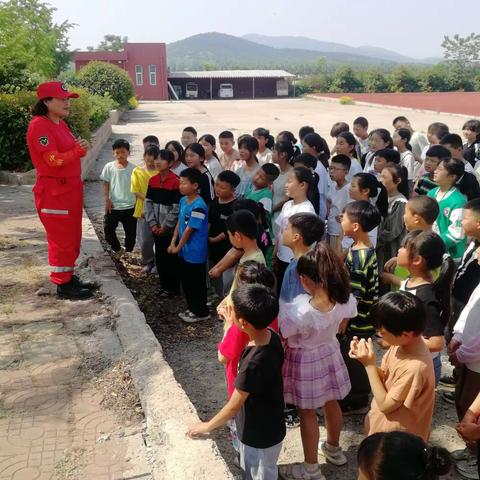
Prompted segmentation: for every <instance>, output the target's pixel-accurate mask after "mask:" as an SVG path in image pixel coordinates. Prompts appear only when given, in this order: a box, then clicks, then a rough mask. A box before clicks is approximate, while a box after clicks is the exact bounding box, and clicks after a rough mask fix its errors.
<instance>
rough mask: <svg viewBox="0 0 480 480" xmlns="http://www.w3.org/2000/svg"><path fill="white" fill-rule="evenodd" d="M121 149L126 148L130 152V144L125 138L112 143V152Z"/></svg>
mask: <svg viewBox="0 0 480 480" xmlns="http://www.w3.org/2000/svg"><path fill="white" fill-rule="evenodd" d="M119 148H125V149H126V150H128V151H130V144H129V143H128V142H127V141H126V140H125V139H124V138H118V139H117V140H115V141H114V142H113V143H112V150H117V149H119Z"/></svg>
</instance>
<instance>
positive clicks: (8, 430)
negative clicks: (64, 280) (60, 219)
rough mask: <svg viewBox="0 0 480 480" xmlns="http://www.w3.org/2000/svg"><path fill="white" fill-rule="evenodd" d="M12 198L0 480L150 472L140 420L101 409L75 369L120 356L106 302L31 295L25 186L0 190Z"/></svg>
mask: <svg viewBox="0 0 480 480" xmlns="http://www.w3.org/2000/svg"><path fill="white" fill-rule="evenodd" d="M12 195H15V204H14V207H16V209H17V211H12V207H10V208H9V211H8V216H7V212H6V209H4V208H1V209H0V272H1V274H0V480H7V479H8V480H50V479H77V478H82V479H92V480H113V479H129V478H151V477H150V468H149V466H148V464H147V463H146V461H145V446H144V443H143V437H142V433H141V425H139V424H138V422H137V424H135V423H133V424H130V425H128V424H127V425H126V424H125V423H124V422H122V421H121V420H120V419H119V418H117V416H116V415H115V414H114V412H112V411H109V410H106V409H104V408H103V407H102V394H101V393H100V392H99V391H98V390H97V389H96V387H95V385H94V382H92V381H91V378H92V373H91V371H90V370H88V369H85V368H82V367H83V363H84V359H85V358H86V357H90V358H105V357H109V359H110V360H115V357H118V356H120V355H121V349H120V345H119V343H118V339H117V337H116V335H115V333H114V332H113V331H112V330H111V328H110V326H109V325H108V324H106V320H109V319H108V316H109V315H110V313H109V311H108V308H106V307H105V305H104V304H102V303H101V301H100V300H93V301H87V302H81V303H80V302H61V301H59V300H56V299H55V297H53V296H44V297H40V296H36V295H35V294H34V291H35V289H36V288H37V287H38V286H39V285H40V284H42V283H45V280H46V279H47V274H48V269H47V268H46V267H45V264H46V245H45V242H44V237H43V232H42V230H41V226H40V224H39V222H38V220H37V218H36V216H35V215H34V214H33V215H32V212H33V210H32V207H33V205H32V202H31V192H30V191H29V190H28V189H25V188H23V189H22V188H13V187H0V206H2V207H3V206H5V205H6V203H7V202H8V200H9V199H10V198H11V196H12ZM99 370H100V369H99ZM95 372H96V373H97V371H95ZM96 373H95V374H96ZM98 373H99V374H101V371H99V372H98Z"/></svg>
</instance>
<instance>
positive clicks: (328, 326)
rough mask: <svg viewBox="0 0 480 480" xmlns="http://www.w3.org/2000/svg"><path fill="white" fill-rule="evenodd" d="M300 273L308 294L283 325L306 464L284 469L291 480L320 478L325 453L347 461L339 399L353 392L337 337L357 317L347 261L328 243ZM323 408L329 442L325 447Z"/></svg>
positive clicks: (290, 307)
mask: <svg viewBox="0 0 480 480" xmlns="http://www.w3.org/2000/svg"><path fill="white" fill-rule="evenodd" d="M297 272H298V274H299V276H300V281H301V283H302V286H303V288H304V290H305V292H307V294H304V295H299V296H298V297H296V298H295V300H294V301H293V302H292V303H287V304H284V305H283V306H282V308H281V311H280V315H279V326H280V331H281V334H282V336H283V338H285V339H286V350H285V362H284V365H283V390H284V399H285V402H286V403H291V404H293V405H296V406H297V408H298V412H299V416H300V430H301V435H302V443H303V450H304V454H305V462H303V463H298V464H290V465H285V466H284V467H280V468H281V474H282V475H283V476H284V477H286V478H289V479H296V478H298V479H303V478H309V479H310V478H312V479H319V480H320V479H323V478H324V477H323V475H322V473H321V470H320V466H319V465H318V453H319V450H320V454H321V455H324V456H325V457H326V458H327V460H329V461H330V462H332V463H334V464H335V465H343V464H344V463H346V461H347V460H346V458H345V455H344V454H343V452H342V449H341V447H340V446H339V440H340V431H341V429H342V422H343V419H342V412H341V410H340V407H339V405H338V401H337V400H341V399H343V398H344V397H345V396H346V395H347V394H348V392H349V391H350V379H349V376H348V371H347V368H346V366H345V362H344V361H343V358H342V354H341V351H340V345H339V343H338V340H337V337H336V335H337V333H338V331H339V329H340V328H341V324H342V322H343V321H344V320H346V319H349V318H353V317H355V316H356V315H357V302H356V300H355V298H354V297H353V295H352V294H351V293H350V280H349V276H348V272H347V270H346V268H345V266H344V264H343V262H342V261H341V260H340V258H339V257H338V255H337V254H336V253H335V252H334V251H333V250H332V248H331V247H330V246H329V245H327V244H326V243H324V242H322V243H319V244H318V245H317V246H316V247H315V249H314V250H311V251H309V252H308V253H306V254H305V255H303V256H302V257H300V259H299V260H298V264H297ZM343 323H344V322H343ZM320 407H323V410H324V413H325V424H326V428H327V441H326V442H322V443H320V445H319V428H318V420H317V415H316V411H315V410H316V409H317V408H320Z"/></svg>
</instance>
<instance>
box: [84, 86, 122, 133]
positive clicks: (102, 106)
mask: <svg viewBox="0 0 480 480" xmlns="http://www.w3.org/2000/svg"><path fill="white" fill-rule="evenodd" d="M89 102H90V115H89V121H90V131H92V132H93V131H94V130H96V129H97V128H98V127H100V126H101V125H102V123H104V122H105V121H106V120H108V117H109V116H110V110H114V109H115V108H118V104H117V103H116V102H115V100H113V98H112V97H110V95H108V94H107V95H105V96H103V97H101V96H100V95H89Z"/></svg>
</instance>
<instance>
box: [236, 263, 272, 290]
mask: <svg viewBox="0 0 480 480" xmlns="http://www.w3.org/2000/svg"><path fill="white" fill-rule="evenodd" d="M237 279H238V284H237V285H244V284H252V283H259V284H260V285H265V287H268V288H271V289H273V288H274V287H275V275H274V274H273V272H272V271H271V270H269V269H268V268H267V266H266V265H265V264H263V263H258V262H255V261H254V260H247V261H246V262H243V263H242V264H240V265H239V266H238V268H237Z"/></svg>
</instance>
